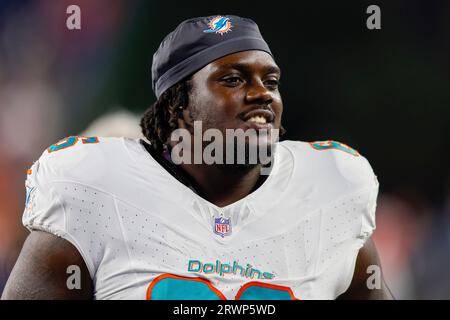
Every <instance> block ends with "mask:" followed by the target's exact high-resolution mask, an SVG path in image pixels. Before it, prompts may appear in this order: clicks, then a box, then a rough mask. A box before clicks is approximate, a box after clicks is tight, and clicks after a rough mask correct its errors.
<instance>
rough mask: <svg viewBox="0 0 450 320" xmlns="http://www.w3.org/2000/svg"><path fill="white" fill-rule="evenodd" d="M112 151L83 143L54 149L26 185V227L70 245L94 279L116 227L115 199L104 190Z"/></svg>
mask: <svg viewBox="0 0 450 320" xmlns="http://www.w3.org/2000/svg"><path fill="white" fill-rule="evenodd" d="M110 144H111V143H110ZM102 148H103V149H102ZM108 148H109V149H112V147H111V146H109V147H106V148H105V147H100V146H99V145H88V144H83V143H81V142H80V143H78V144H76V145H74V146H73V147H70V148H66V149H64V150H62V149H61V150H58V151H55V152H52V149H50V148H49V149H47V150H46V151H44V152H43V154H42V155H41V157H40V158H39V160H38V161H36V162H35V163H34V164H33V166H32V167H31V168H30V169H29V170H28V172H27V179H26V182H25V187H26V205H25V209H24V212H23V216H22V223H23V225H24V226H25V227H26V228H27V229H28V230H30V231H33V230H39V231H44V232H48V233H51V234H54V235H56V236H58V237H61V238H64V239H65V240H67V241H69V242H70V243H71V244H72V245H74V246H75V247H76V248H77V250H78V251H79V253H80V254H81V256H82V257H83V259H84V261H85V263H86V265H87V267H88V269H89V272H90V275H91V277H94V275H95V273H96V270H97V269H98V266H99V264H100V263H101V261H102V259H103V254H104V251H105V248H104V245H103V243H104V241H103V239H104V238H105V237H107V236H108V230H107V229H106V230H105V228H107V227H109V228H112V227H111V225H115V224H116V221H115V220H113V219H114V218H115V213H116V211H115V204H114V201H113V197H112V196H111V195H110V194H109V193H107V192H104V191H102V190H101V187H99V185H100V184H99V181H103V180H105V178H104V177H105V176H107V175H108V171H109V170H111V168H110V167H108V166H107V165H106V161H105V159H107V158H108V154H106V153H107V152H108V150H107V149H108ZM105 149H106V151H105ZM109 158H110V157H109Z"/></svg>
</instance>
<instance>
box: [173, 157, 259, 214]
mask: <svg viewBox="0 0 450 320" xmlns="http://www.w3.org/2000/svg"><path fill="white" fill-rule="evenodd" d="M181 167H182V168H183V170H184V171H185V172H186V173H187V174H188V175H189V176H190V178H192V179H193V180H194V181H195V183H196V187H197V192H199V194H200V195H201V196H202V197H203V198H205V199H206V200H208V201H209V202H211V203H214V204H215V205H217V206H218V207H224V206H226V205H229V204H231V203H233V202H236V201H238V200H240V199H242V198H244V197H245V196H247V195H248V194H250V193H251V192H253V191H254V190H255V189H257V188H258V187H259V186H260V185H261V184H262V183H263V182H264V181H265V179H266V178H267V176H263V175H261V174H260V172H261V166H260V165H255V166H251V167H235V166H224V165H206V164H182V165H181Z"/></svg>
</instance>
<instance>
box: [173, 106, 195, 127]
mask: <svg viewBox="0 0 450 320" xmlns="http://www.w3.org/2000/svg"><path fill="white" fill-rule="evenodd" d="M177 111H178V110H177ZM193 126H194V121H193V119H192V116H191V112H190V111H189V110H188V108H183V110H182V111H179V117H178V128H183V129H187V130H190V129H191V128H193Z"/></svg>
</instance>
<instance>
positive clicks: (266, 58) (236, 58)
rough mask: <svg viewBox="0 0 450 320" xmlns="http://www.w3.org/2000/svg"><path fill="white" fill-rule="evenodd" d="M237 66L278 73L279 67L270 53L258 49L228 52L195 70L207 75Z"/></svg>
mask: <svg viewBox="0 0 450 320" xmlns="http://www.w3.org/2000/svg"><path fill="white" fill-rule="evenodd" d="M239 66H242V67H245V68H247V69H252V70H253V71H255V72H257V71H262V72H267V71H270V72H276V73H280V69H279V67H278V66H277V64H276V63H275V61H274V60H273V58H272V56H271V55H270V54H268V53H267V52H265V51H260V50H249V51H242V52H237V53H233V54H229V55H227V56H224V57H222V58H219V59H217V60H215V61H213V62H211V63H210V64H208V65H206V66H205V67H203V68H202V69H201V70H199V71H198V72H197V74H199V75H207V74H211V73H214V72H218V71H221V70H225V69H233V68H236V67H239Z"/></svg>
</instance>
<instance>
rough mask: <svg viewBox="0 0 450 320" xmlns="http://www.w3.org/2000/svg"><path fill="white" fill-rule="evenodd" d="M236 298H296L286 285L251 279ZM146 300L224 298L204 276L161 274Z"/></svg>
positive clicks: (148, 290) (150, 287) (155, 280)
mask: <svg viewBox="0 0 450 320" xmlns="http://www.w3.org/2000/svg"><path fill="white" fill-rule="evenodd" d="M235 299H236V300H298V299H297V298H295V296H294V294H293V293H292V290H291V289H290V288H288V287H284V286H279V285H273V284H268V283H264V282H259V281H251V282H248V283H246V284H245V285H243V286H242V287H241V288H240V289H239V291H238V293H237V294H236V296H235ZM147 300H226V298H225V296H224V295H223V293H222V292H220V290H218V289H217V288H216V287H214V286H213V285H212V284H211V282H209V281H208V280H206V279H204V278H191V277H183V276H176V275H173V274H169V273H166V274H162V275H160V276H159V277H156V278H155V279H154V280H153V281H152V282H151V283H150V285H149V287H148V289H147Z"/></svg>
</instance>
